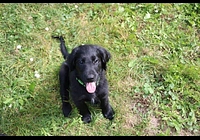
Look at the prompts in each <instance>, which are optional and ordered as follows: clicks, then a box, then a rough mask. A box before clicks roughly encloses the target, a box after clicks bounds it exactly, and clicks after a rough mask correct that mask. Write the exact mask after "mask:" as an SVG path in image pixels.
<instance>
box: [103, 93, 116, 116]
mask: <svg viewBox="0 0 200 140" xmlns="http://www.w3.org/2000/svg"><path fill="white" fill-rule="evenodd" d="M100 100H101V104H100V106H101V109H102V114H103V116H104V117H105V118H107V119H109V120H112V119H113V118H114V114H115V112H114V110H113V108H112V106H111V105H110V103H109V99H108V96H104V97H102V98H100Z"/></svg>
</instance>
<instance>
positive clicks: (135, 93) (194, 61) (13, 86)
mask: <svg viewBox="0 0 200 140" xmlns="http://www.w3.org/2000/svg"><path fill="white" fill-rule="evenodd" d="M199 11H200V4H196V3H193V4H180V3H176V4H173V3H169V4H164V3H162V4H161V3H160V4H151V3H149V4H148V3H146V4H142V3H140V4H136V3H131V4H125V3H124V4H123V3H121V4H118V3H113V4H111V3H107V4H89V3H87V4H86V3H80V4H79V3H77V4H70V3H60V4H42V3H40V4H31V3H30V4H29V3H20V4H15V3H11V4H3V3H1V4H0V15H1V17H0V18H1V19H0V53H1V55H0V74H1V81H0V90H1V92H0V114H1V116H0V133H4V134H6V135H10V136H71V135H75V136H80V135H81V136H82V135H86V136H100V135H101V136H108V135H110V136H125V135H131V136H132V135H138V136H143V135H145V136H148V135H156V136H169V135H174V136H175V135H193V136H197V135H199V134H200V59H199V58H200V34H199V33H200V18H199V17H200V13H199ZM52 35H63V36H64V37H65V42H66V46H67V47H68V49H69V51H71V50H72V48H74V47H75V46H77V45H79V44H86V43H93V44H98V45H101V46H103V47H105V48H106V49H108V50H109V51H110V53H111V55H112V59H111V60H110V62H109V63H108V70H107V78H108V81H109V90H110V96H109V98H110V102H111V104H112V106H113V108H114V109H115V112H116V116H115V119H114V120H113V121H111V122H110V121H109V120H107V119H105V118H103V116H102V114H101V110H100V109H99V108H98V107H94V106H90V105H89V107H90V108H91V111H92V114H93V116H92V117H93V121H92V122H91V123H90V124H84V123H83V122H82V121H81V118H80V115H79V114H78V111H77V109H76V108H75V107H74V105H73V111H72V114H71V115H70V117H69V118H64V116H63V114H62V111H61V100H60V96H59V83H58V71H59V67H60V65H61V62H62V61H63V57H62V55H61V52H60V48H59V42H58V41H56V40H53V39H52V38H51V36H52ZM18 45H20V46H21V48H17V46H18ZM36 73H38V74H39V76H40V77H38V78H37V77H36V76H37V75H35V74H36Z"/></svg>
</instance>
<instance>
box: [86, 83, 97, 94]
mask: <svg viewBox="0 0 200 140" xmlns="http://www.w3.org/2000/svg"><path fill="white" fill-rule="evenodd" d="M86 90H87V91H88V92H89V93H94V92H95V90H96V82H89V83H86Z"/></svg>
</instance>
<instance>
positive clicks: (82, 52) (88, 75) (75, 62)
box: [67, 45, 111, 93]
mask: <svg viewBox="0 0 200 140" xmlns="http://www.w3.org/2000/svg"><path fill="white" fill-rule="evenodd" d="M110 58H111V55H110V53H109V52H108V51H107V50H106V49H105V48H103V47H100V46H97V45H81V46H78V47H76V48H74V49H73V50H72V52H71V54H70V55H69V56H68V58H67V63H68V65H69V67H70V71H75V73H76V76H77V78H78V79H79V80H80V81H81V82H82V83H84V85H85V86H86V89H87V91H88V92H89V93H90V92H94V91H95V89H96V85H98V82H99V80H100V78H101V74H102V71H104V70H106V64H107V62H108V61H109V59H110Z"/></svg>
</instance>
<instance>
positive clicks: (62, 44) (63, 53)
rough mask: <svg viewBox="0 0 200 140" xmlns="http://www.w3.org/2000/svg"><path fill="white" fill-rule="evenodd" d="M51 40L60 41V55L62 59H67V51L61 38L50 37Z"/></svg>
mask: <svg viewBox="0 0 200 140" xmlns="http://www.w3.org/2000/svg"><path fill="white" fill-rule="evenodd" d="M52 37H53V38H56V39H59V40H60V50H61V53H62V55H63V57H64V59H67V57H68V55H69V53H68V50H67V48H66V46H65V40H64V38H63V37H62V36H52Z"/></svg>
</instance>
